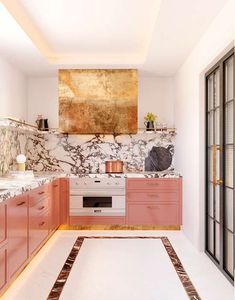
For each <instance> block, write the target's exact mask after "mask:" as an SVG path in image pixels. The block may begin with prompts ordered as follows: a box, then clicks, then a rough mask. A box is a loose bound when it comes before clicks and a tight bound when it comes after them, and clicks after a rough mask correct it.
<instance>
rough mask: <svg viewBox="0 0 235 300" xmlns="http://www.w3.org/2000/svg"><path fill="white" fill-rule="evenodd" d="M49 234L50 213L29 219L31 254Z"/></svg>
mask: <svg viewBox="0 0 235 300" xmlns="http://www.w3.org/2000/svg"><path fill="white" fill-rule="evenodd" d="M47 236H48V213H46V214H36V215H34V216H31V217H30V219H29V254H32V253H33V252H34V251H35V250H37V248H38V247H39V246H40V244H41V243H42V242H43V241H44V240H45V239H46V237H47Z"/></svg>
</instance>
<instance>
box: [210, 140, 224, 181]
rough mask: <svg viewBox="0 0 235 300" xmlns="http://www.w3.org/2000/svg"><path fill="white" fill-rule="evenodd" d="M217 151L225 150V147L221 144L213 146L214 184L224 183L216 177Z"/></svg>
mask: <svg viewBox="0 0 235 300" xmlns="http://www.w3.org/2000/svg"><path fill="white" fill-rule="evenodd" d="M217 151H223V148H222V147H221V146H217V145H213V146H212V153H213V170H212V172H213V185H214V186H216V185H221V184H223V180H222V179H216V173H217V161H216V153H217Z"/></svg>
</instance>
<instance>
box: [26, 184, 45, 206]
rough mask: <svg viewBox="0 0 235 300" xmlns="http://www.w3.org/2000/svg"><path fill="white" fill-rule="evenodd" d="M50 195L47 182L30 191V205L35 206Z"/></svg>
mask: <svg viewBox="0 0 235 300" xmlns="http://www.w3.org/2000/svg"><path fill="white" fill-rule="evenodd" d="M47 197H49V185H48V184H45V185H43V186H41V187H39V188H37V189H33V190H31V191H30V193H29V198H30V205H31V206H33V205H35V204H36V203H37V202H39V201H41V200H42V199H44V198H47Z"/></svg>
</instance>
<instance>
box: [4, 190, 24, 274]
mask: <svg viewBox="0 0 235 300" xmlns="http://www.w3.org/2000/svg"><path fill="white" fill-rule="evenodd" d="M7 222H8V270H9V278H11V277H12V276H13V275H14V274H15V273H16V272H17V271H18V269H19V268H20V267H21V266H22V265H23V264H24V262H25V261H26V260H27V258H28V196H18V197H15V198H12V199H10V200H9V202H8V220H7Z"/></svg>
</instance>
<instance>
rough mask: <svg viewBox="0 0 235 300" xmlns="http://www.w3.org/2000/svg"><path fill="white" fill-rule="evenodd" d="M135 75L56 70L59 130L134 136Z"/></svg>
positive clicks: (128, 71) (129, 71) (131, 72)
mask: <svg viewBox="0 0 235 300" xmlns="http://www.w3.org/2000/svg"><path fill="white" fill-rule="evenodd" d="M137 76H138V72H137V70H134V69H115V70H114V69H112V70H109V69H106V70H101V69H86V70H84V69H79V70H72V69H71V70H59V127H60V131H61V132H65V133H74V134H75V133H77V134H79V133H83V134H98V133H103V134H115V133H116V134H121V133H122V134H128V133H137V101H138V99H137V97H138V80H137Z"/></svg>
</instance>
